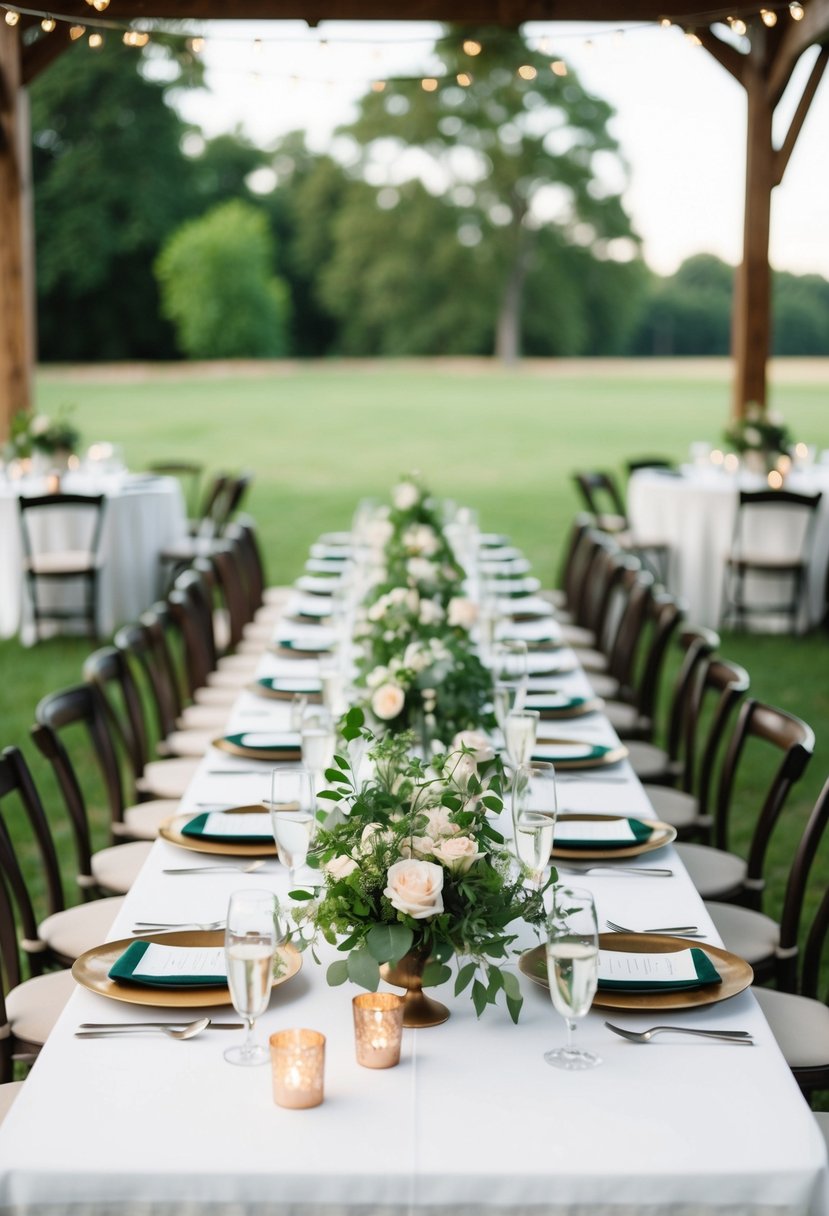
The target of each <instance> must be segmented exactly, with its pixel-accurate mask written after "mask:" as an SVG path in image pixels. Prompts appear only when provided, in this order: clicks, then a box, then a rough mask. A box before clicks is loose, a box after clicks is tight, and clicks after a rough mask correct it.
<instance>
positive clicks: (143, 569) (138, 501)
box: [0, 473, 187, 642]
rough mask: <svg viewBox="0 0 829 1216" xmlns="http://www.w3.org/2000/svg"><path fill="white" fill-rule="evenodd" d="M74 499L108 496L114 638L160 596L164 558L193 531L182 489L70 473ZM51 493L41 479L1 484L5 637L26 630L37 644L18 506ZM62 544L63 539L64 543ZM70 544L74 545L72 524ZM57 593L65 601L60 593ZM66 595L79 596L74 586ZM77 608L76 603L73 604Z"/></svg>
mask: <svg viewBox="0 0 829 1216" xmlns="http://www.w3.org/2000/svg"><path fill="white" fill-rule="evenodd" d="M61 489H62V490H64V491H65V492H67V493H70V492H71V493H78V494H100V493H104V494H105V495H106V499H107V501H106V505H105V512H104V522H103V528H102V533H101V546H100V557H101V569H100V573H99V576H98V629H99V632H100V633H101V635H102V636H103V635H108V634H110V633H112V632H113V631H114V630H115V629H117V628H118V626H119V625H122V624H124V623H125V622H126V621H130V620H133V619H134V618H135V617H137V616H138V615H139V614H140V613H141V612H143V611H144V609H145V608H147V607H148V606H149V605H150V604H151V603H152V602H153V600H154V599H155V598H156V595H157V594H158V561H159V553H160V552H161V550H162V549H163V548H165V547H166V546H167V545H170V544H173V543H174V542H175V541H177V540H179V539H180V538H181V537H182V536H183V535H184V534H185V533H186V531H187V513H186V510H185V505H184V498H183V495H182V492H181V487H180V485H179V483H178V481H176V479H175V478H173V477H155V476H152V475H150V474H142V473H136V474H129V473H119V474H110V475H106V476H102V475H97V476H89V475H85V474H82V473H69V474H66V475H65V476H64V477H63V478H62V480H61ZM44 493H46V482H45V479H44V478H42V477H31V478H24V479H22V480H20V481H11V482H6V483H2V484H0V587H2V589H3V590H2V595H0V637H13V636H14V635H15V634H16V633H18V632H20V635H21V639H22V640H23V641H24V642H31V641H32V638H33V631H32V626H31V619H30V618H31V611H30V607H29V602H28V598H29V597H28V593H27V592H26V590H25V586H24V579H23V564H22V563H23V553H22V542H21V536H20V521H19V518H18V510H17V500H18V498H19V497H20V496H21V495H36V494H44ZM62 539H63V538H62ZM65 543H66V544H69V545H71V543H72V537H71V526H69V525H68V524H67V529H66V536H65ZM53 594H55V595H60V594H61V591H60V589H57V588H56V589H54V590H53ZM67 594H70V595H72V594H76V590H75V588H70V589H69V590H68V592H67ZM73 602H74V601H73Z"/></svg>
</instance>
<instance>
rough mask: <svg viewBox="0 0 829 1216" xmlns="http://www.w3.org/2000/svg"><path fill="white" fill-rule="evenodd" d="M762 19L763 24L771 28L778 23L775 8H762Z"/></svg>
mask: <svg viewBox="0 0 829 1216" xmlns="http://www.w3.org/2000/svg"><path fill="white" fill-rule="evenodd" d="M760 20H761V21H762V22H763V25H765V26H768V28H769V29H771V28H772V26H775V25H777V13H776V12H775V11H774V9H773V8H761V9H760Z"/></svg>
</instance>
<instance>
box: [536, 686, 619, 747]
mask: <svg viewBox="0 0 829 1216" xmlns="http://www.w3.org/2000/svg"><path fill="white" fill-rule="evenodd" d="M537 695H538V696H543V695H544V694H543V693H538V694H537ZM603 705H604V702H603V701H602V700H601V699H600V698H599V697H590V699H589V700H586V701H583V702H582V704H581V705H568V706H566V707H565V708H563V709H540V710H539V711H538V712H539V713H540V714H541V721H542V722H555V721H557V720H558V719H564V718H581V717H583V716H584V715H585V714H592V713H595V711H596V710H597V709H601V708H602V706H603ZM537 742H538V743H544V742H545V740H544V739H538V740H537Z"/></svg>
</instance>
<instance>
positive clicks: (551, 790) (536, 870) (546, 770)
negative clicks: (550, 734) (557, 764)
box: [512, 761, 558, 889]
mask: <svg viewBox="0 0 829 1216" xmlns="http://www.w3.org/2000/svg"><path fill="white" fill-rule="evenodd" d="M557 813H558V798H557V796H556V771H555V768H554V767H553V765H552V764H548V763H547V762H546V761H538V762H536V763H534V764H522V765H520V767H519V768H518V769H516V772H515V776H514V778H513V782H512V826H513V840H514V843H515V852H516V855H517V857H518V860H519V861H520V862H522V863H523V864H524V865H525V866H526V867H527V868H528V869H529V871H530V874H531V876H532V883H533V886H534V887H535V888H536V889H537V888H538V887H540V886H541V880H542V879H543V877H544V869H545V867H546V865H547V862H548V861H549V860H550V853H551V851H552V848H553V834H554V832H555V824H556V815H557Z"/></svg>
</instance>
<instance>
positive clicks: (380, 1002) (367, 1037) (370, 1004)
mask: <svg viewBox="0 0 829 1216" xmlns="http://www.w3.org/2000/svg"><path fill="white" fill-rule="evenodd" d="M403 1004H404V1001H403V997H402V996H397V995H396V994H395V993H392V992H364V993H361V995H360V996H355V997H354V999H353V1001H352V1005H353V1008H354V1046H355V1048H356V1052H357V1063H358V1064H362V1066H363V1068H394V1066H395V1064H399V1063H400V1039H401V1036H402V1034H403Z"/></svg>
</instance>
